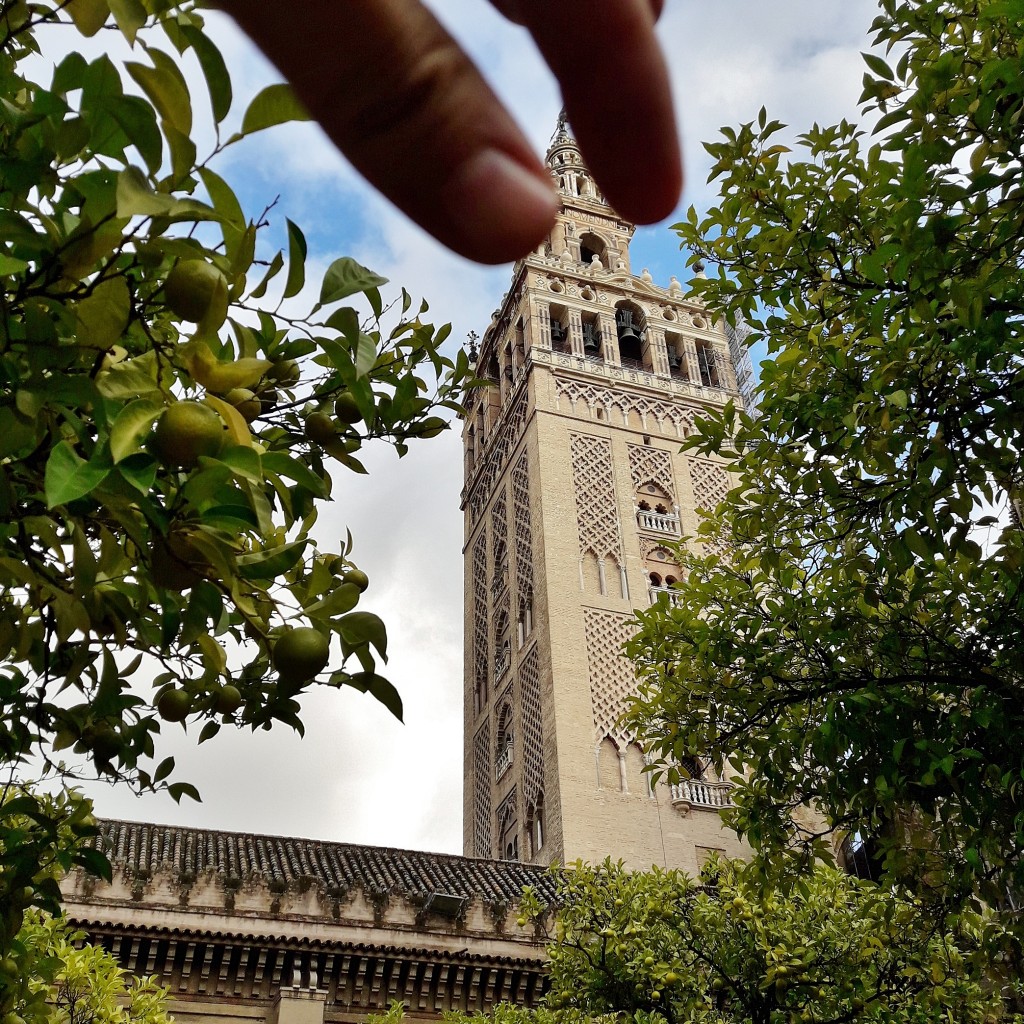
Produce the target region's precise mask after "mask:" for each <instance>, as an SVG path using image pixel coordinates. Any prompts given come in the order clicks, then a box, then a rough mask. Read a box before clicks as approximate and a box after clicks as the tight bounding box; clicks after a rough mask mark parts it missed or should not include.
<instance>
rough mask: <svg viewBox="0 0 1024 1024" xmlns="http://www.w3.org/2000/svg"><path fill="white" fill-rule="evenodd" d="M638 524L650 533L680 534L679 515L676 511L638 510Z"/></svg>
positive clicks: (674, 535)
mask: <svg viewBox="0 0 1024 1024" xmlns="http://www.w3.org/2000/svg"><path fill="white" fill-rule="evenodd" d="M636 524H637V526H639V527H640V529H641V530H647V531H648V532H649V533H664V534H667V535H668V536H671V537H678V536H679V516H678V515H677V514H676V513H675V512H652V511H650V510H649V509H643V508H638V509H637V510H636Z"/></svg>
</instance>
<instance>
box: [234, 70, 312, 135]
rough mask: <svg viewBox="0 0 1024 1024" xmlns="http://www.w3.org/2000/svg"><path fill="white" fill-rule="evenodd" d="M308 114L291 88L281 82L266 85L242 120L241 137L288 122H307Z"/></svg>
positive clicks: (247, 109)
mask: <svg viewBox="0 0 1024 1024" xmlns="http://www.w3.org/2000/svg"><path fill="white" fill-rule="evenodd" d="M309 119H310V116H309V113H308V112H307V111H306V109H305V107H303V106H302V104H301V103H300V102H299V100H298V98H297V97H296V95H295V93H294V91H293V90H292V87H291V86H290V85H285V84H284V83H283V82H281V83H276V84H274V85H268V86H267V87H266V88H265V89H263V90H262V91H260V92H259V93H257V95H256V96H255V97H254V98H253V101H252V102H251V103H250V104H249V106H248V107H247V108H246V111H245V115H244V116H243V118H242V135H252V134H253V133H254V132H261V131H263V130H264V129H265V128H272V127H273V126H274V125H278V124H286V123H287V122H289V121H308V120H309Z"/></svg>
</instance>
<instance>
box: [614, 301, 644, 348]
mask: <svg viewBox="0 0 1024 1024" xmlns="http://www.w3.org/2000/svg"><path fill="white" fill-rule="evenodd" d="M615 329H616V333H617V334H618V336H619V341H620V342H623V341H626V342H630V341H632V342H636V343H637V344H639V343H640V342H642V341H643V337H642V335H641V334H640V332H639V331H638V330H637V329H636V328H635V327H634V326H633V313H632V311H631V310H628V309H620V310H619V311H618V312H617V313H616V314H615Z"/></svg>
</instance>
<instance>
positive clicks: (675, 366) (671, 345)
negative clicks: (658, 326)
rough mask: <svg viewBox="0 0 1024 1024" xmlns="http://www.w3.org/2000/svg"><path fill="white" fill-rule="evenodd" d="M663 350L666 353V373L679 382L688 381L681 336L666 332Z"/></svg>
mask: <svg viewBox="0 0 1024 1024" xmlns="http://www.w3.org/2000/svg"><path fill="white" fill-rule="evenodd" d="M665 349H666V351H667V352H668V372H669V373H670V374H671V375H672V376H673V377H678V378H679V379H680V380H689V379H690V375H689V373H688V372H687V366H686V354H685V349H684V348H683V339H682V336H681V335H679V334H676V333H675V332H674V331H666V332H665Z"/></svg>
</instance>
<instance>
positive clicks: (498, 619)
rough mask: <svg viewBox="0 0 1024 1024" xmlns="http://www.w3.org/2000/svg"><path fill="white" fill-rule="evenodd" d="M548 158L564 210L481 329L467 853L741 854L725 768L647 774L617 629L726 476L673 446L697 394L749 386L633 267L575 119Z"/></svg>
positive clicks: (715, 334) (645, 858)
mask: <svg viewBox="0 0 1024 1024" xmlns="http://www.w3.org/2000/svg"><path fill="white" fill-rule="evenodd" d="M547 162H548V166H549V167H550V168H551V173H552V175H553V177H554V178H555V180H556V183H557V185H558V188H559V191H560V193H561V197H562V210H561V214H560V216H559V218H558V223H557V224H556V226H555V228H554V230H553V232H552V234H551V236H550V237H549V238H548V239H547V241H546V242H545V243H544V244H543V245H542V246H540V247H539V248H538V250H537V251H536V252H534V253H532V254H531V255H530V256H528V257H526V258H525V259H523V260H520V261H519V262H518V263H517V264H516V265H515V268H514V271H513V276H512V283H511V286H510V287H509V290H508V292H507V293H506V295H505V297H504V299H503V300H502V303H501V306H500V308H499V309H498V310H497V311H496V312H495V314H494V318H493V320H492V322H491V324H490V326H489V327H488V328H487V330H486V331H485V332H484V335H483V338H482V339H481V342H480V351H479V358H478V362H477V373H478V375H479V376H481V377H485V378H488V379H490V380H491V381H493V382H494V383H493V386H492V387H489V388H482V389H480V390H478V391H477V392H476V393H475V395H474V396H473V398H472V400H471V402H470V406H469V411H468V414H467V416H466V419H465V423H464V434H463V437H464V452H465V487H464V490H463V494H462V507H463V510H464V513H465V538H466V539H465V549H464V561H465V629H466V632H465V636H466V644H465V649H466V655H465V813H464V822H465V824H464V834H465V852H466V853H467V854H470V855H475V856H480V857H498V858H502V859H512V860H519V859H521V860H529V861H534V862H537V863H544V864H547V863H550V862H551V861H553V860H558V861H562V862H570V861H573V860H575V859H577V858H583V859H585V860H591V861H593V860H601V859H603V858H604V857H605V856H608V855H610V856H612V857H613V858H615V859H619V858H621V859H623V860H624V861H625V862H626V863H627V864H628V865H629V866H631V867H635V868H643V867H650V866H651V865H652V864H654V863H657V864H659V865H665V866H671V867H681V868H683V869H686V870H689V871H691V872H695V871H696V870H697V869H698V868H699V866H700V863H701V862H702V860H703V859H704V858H705V857H706V856H707V855H708V852H709V851H710V850H723V851H726V852H727V853H729V854H730V855H733V856H735V855H739V854H740V853H741V852H742V850H741V848H740V847H739V845H738V842H737V840H736V839H735V837H734V836H733V835H732V833H729V832H727V831H725V830H724V829H722V827H721V819H720V815H719V811H720V808H721V807H722V806H724V805H726V804H727V803H728V801H729V786H728V784H726V783H723V782H721V781H719V780H718V779H717V778H712V777H709V775H708V772H707V771H706V770H704V768H703V766H702V765H700V764H696V763H695V764H693V765H688V766H687V768H688V769H689V770H690V771H691V773H692V775H693V777H692V779H690V780H687V781H685V782H683V783H681V784H680V785H678V786H674V787H668V786H665V785H659V786H657V787H656V788H655V790H654V791H653V792H652V790H651V787H650V785H649V783H648V777H647V776H646V775H645V774H644V773H643V772H642V768H643V764H644V757H643V753H642V751H641V749H640V747H639V745H638V744H637V742H636V739H635V737H633V736H632V735H630V733H629V732H628V730H626V729H625V728H624V727H623V726H622V724H621V723H620V721H619V717H620V714H621V712H622V710H623V708H624V706H625V699H626V696H627V694H629V693H630V692H631V690H632V689H633V688H634V685H635V683H634V678H633V674H632V672H631V669H630V665H629V663H628V662H627V661H626V660H625V659H624V658H623V657H621V655H620V654H619V648H620V645H621V644H622V642H623V641H624V640H625V639H627V637H628V635H629V630H628V626H627V623H628V621H629V618H630V613H631V610H632V609H633V608H635V607H646V606H647V605H648V604H650V603H651V602H652V601H655V600H665V601H670V600H671V599H672V592H671V584H672V583H673V582H674V580H675V579H676V578H677V577H678V575H679V568H678V566H677V565H676V564H675V563H674V562H673V556H672V554H671V552H670V550H669V549H668V548H666V546H665V544H666V541H673V540H677V539H679V538H680V537H681V536H683V535H685V534H691V533H693V532H694V530H695V528H696V525H697V519H696V513H695V511H694V510H695V509H696V508H698V507H713V506H714V505H715V504H717V502H718V500H719V499H720V498H721V497H722V496H723V495H724V493H725V492H726V490H727V489H728V486H729V483H728V476H727V474H726V471H725V470H724V469H723V468H722V466H721V465H719V464H717V463H715V462H713V461H708V460H705V459H698V458H693V457H689V456H687V457H684V456H682V455H680V454H679V446H680V441H681V439H683V438H685V437H686V436H687V432H688V430H689V429H690V427H691V424H692V422H693V417H694V414H695V413H696V412H697V411H698V410H699V409H701V408H705V407H716V406H721V405H723V404H724V403H725V402H726V401H727V400H728V399H729V398H733V399H734V400H737V402H738V401H739V400H740V395H739V393H738V390H737V371H736V366H735V365H734V357H733V356H731V355H730V345H729V341H730V339H729V338H727V336H726V333H725V331H724V329H723V327H722V326H721V325H718V324H713V323H711V322H710V321H709V319H708V317H707V316H706V314H705V313H704V311H703V310H702V309H701V308H700V307H699V306H698V305H695V304H694V303H692V302H685V301H684V300H683V295H682V289H681V288H680V285H679V282H678V281H677V280H676V279H675V278H672V281H671V283H670V285H669V287H668V289H664V288H661V287H659V286H658V285H656V284H655V283H654V281H653V280H652V278H651V275H650V274H649V273H648V272H647V271H646V270H645V271H643V272H642V273H641V274H640V275H639V276H637V275H634V274H633V272H632V269H631V266H630V254H629V244H630V240H631V238H632V235H633V231H634V228H633V225H632V224H629V223H627V222H625V221H623V220H622V219H621V218H619V217H618V216H617V215H616V214H615V212H614V211H613V210H612V209H611V208H610V207H609V206H608V205H607V203H606V202H605V200H604V199H603V197H602V196H601V194H600V192H599V191H598V189H597V186H596V185H595V183H594V181H593V179H592V178H591V176H590V174H589V172H588V170H587V168H586V166H585V164H584V163H583V160H582V157H581V155H580V151H579V149H578V147H577V145H576V142H575V140H574V139H573V138H572V136H571V134H570V133H569V131H568V129H567V127H566V124H565V121H564V119H562V120H560V122H559V125H558V129H557V130H556V132H555V136H554V139H553V140H552V143H551V147H550V149H549V151H548V155H547ZM734 351H736V346H734ZM741 369H742V370H745V369H746V368H745V367H742V368H741ZM742 376H743V374H742V373H741V378H742Z"/></svg>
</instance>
